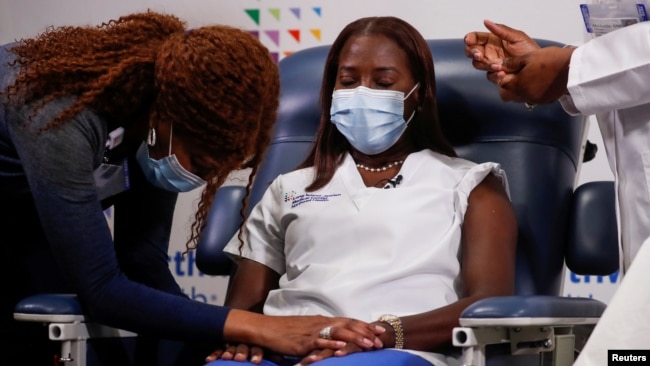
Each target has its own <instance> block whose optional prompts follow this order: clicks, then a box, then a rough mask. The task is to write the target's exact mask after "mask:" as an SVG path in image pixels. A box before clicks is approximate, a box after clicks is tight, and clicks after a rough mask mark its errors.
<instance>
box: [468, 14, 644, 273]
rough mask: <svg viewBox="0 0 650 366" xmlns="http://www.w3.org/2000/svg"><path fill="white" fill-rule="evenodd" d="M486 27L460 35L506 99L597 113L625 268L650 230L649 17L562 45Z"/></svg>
mask: <svg viewBox="0 0 650 366" xmlns="http://www.w3.org/2000/svg"><path fill="white" fill-rule="evenodd" d="M485 26H486V27H487V28H488V29H489V30H490V31H491V33H488V32H472V33H468V34H467V35H466V36H465V43H466V54H467V55H468V57H471V58H472V59H473V65H474V67H476V68H478V69H481V70H486V71H488V79H490V80H491V81H493V82H494V83H496V84H497V85H498V86H499V93H500V95H501V98H502V99H503V100H506V101H516V102H526V105H527V106H528V107H529V108H532V107H533V105H534V104H537V103H549V102H553V101H556V100H559V101H560V103H562V106H563V107H564V109H565V110H566V111H567V112H568V113H570V114H574V115H575V114H583V115H595V116H596V119H597V120H598V125H599V127H600V131H601V134H602V136H603V141H604V144H605V150H606V153H607V158H608V160H609V165H610V167H611V169H612V172H613V173H614V177H615V181H616V202H617V209H618V216H619V233H620V240H621V246H622V256H621V270H622V272H623V273H625V271H626V270H627V268H628V267H629V266H630V263H631V262H632V260H633V259H634V256H635V255H636V253H637V252H638V250H639V248H640V247H641V244H642V243H643V242H644V240H645V239H646V238H647V237H649V236H650V83H649V82H648V80H649V78H650V22H641V23H637V24H635V25H632V26H628V27H625V28H621V29H619V30H617V31H613V32H610V33H608V34H605V35H603V36H600V37H598V38H594V39H592V40H590V41H589V42H587V43H585V44H583V45H581V46H580V47H564V48H562V47H543V48H540V47H539V46H538V45H537V44H536V43H535V41H534V40H532V39H531V38H530V37H529V36H528V35H527V34H525V33H524V32H522V31H520V30H516V29H512V28H510V27H507V26H505V25H501V24H495V23H493V22H490V21H486V22H485ZM569 64H570V67H569Z"/></svg>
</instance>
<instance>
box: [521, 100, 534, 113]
mask: <svg viewBox="0 0 650 366" xmlns="http://www.w3.org/2000/svg"><path fill="white" fill-rule="evenodd" d="M524 105H525V106H526V109H527V110H528V111H532V110H533V109H534V108H535V104H532V103H528V102H525V103H524Z"/></svg>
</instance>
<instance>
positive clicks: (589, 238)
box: [565, 181, 619, 276]
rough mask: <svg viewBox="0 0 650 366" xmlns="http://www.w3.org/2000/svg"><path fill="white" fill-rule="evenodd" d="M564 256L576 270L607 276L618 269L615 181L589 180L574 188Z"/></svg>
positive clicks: (581, 272)
mask: <svg viewBox="0 0 650 366" xmlns="http://www.w3.org/2000/svg"><path fill="white" fill-rule="evenodd" d="M565 259H566V265H567V267H568V268H569V269H570V270H571V271H573V272H575V273H577V274H583V275H599V276H606V275H609V274H612V273H614V272H616V271H617V270H618V267H619V258H618V228H617V224H616V203H615V192H614V182H612V181H600V182H587V183H584V184H582V185H580V186H579V187H578V188H576V189H575V191H574V194H573V202H572V207H571V223H570V225H569V241H568V243H567V249H566V255H565Z"/></svg>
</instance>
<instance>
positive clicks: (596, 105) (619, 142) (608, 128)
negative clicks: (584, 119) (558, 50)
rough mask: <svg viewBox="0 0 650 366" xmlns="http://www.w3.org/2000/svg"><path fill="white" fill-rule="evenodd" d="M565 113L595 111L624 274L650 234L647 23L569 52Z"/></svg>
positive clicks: (649, 52) (649, 49)
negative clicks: (613, 186) (609, 175)
mask: <svg viewBox="0 0 650 366" xmlns="http://www.w3.org/2000/svg"><path fill="white" fill-rule="evenodd" d="M567 86H568V90H569V95H568V96H565V97H563V98H562V99H561V100H560V102H561V103H562V105H563V107H564V109H565V110H566V111H567V112H568V113H570V114H574V115H576V114H583V115H591V114H594V115H596V119H597V120H598V125H599V127H600V131H601V134H602V136H603V143H604V145H605V150H606V153H607V159H608V161H609V165H610V168H611V169H612V172H613V173H614V177H615V181H616V202H617V215H618V221H619V223H618V225H619V235H620V242H621V246H622V256H621V268H622V269H623V273H624V272H625V271H626V269H627V268H628V267H629V266H630V263H631V262H632V260H633V259H634V257H635V255H636V253H637V252H638V250H639V248H640V247H641V245H642V243H643V242H644V240H645V239H646V238H647V237H648V236H650V22H641V23H638V24H635V25H631V26H628V27H625V28H622V29H620V30H617V31H614V32H610V33H608V34H605V35H603V36H600V37H598V38H595V39H593V40H591V41H589V42H587V43H585V44H584V45H582V46H580V47H578V48H576V50H575V51H574V52H573V55H572V56H571V64H570V67H569V80H568V83H567Z"/></svg>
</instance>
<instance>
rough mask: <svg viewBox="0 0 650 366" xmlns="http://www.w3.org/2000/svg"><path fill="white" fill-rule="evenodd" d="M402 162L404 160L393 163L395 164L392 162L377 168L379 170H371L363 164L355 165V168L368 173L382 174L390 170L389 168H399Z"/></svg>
mask: <svg viewBox="0 0 650 366" xmlns="http://www.w3.org/2000/svg"><path fill="white" fill-rule="evenodd" d="M403 162H404V160H399V161H395V162H392V163H388V165H384V166H382V167H379V168H371V167H368V166H365V165H363V164H359V163H357V168H359V169H363V170H367V171H369V172H383V171H385V170H388V169H390V168H392V167H394V166H400V165H402V163H403Z"/></svg>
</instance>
